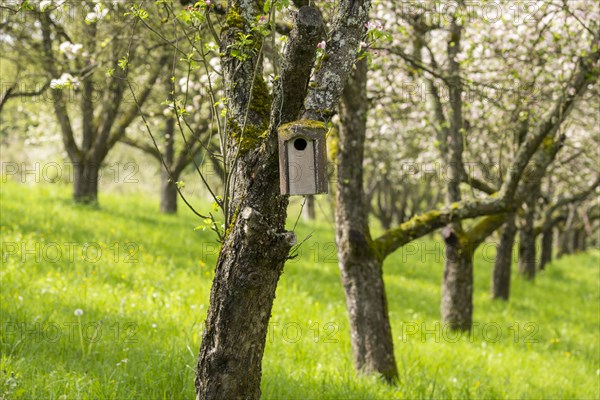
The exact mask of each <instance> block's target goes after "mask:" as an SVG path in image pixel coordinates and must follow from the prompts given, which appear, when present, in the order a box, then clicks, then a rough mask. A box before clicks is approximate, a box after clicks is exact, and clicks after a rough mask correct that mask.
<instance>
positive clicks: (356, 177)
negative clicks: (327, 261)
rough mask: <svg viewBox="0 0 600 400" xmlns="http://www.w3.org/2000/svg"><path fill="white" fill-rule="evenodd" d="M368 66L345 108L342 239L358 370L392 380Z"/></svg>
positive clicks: (360, 69)
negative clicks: (372, 197)
mask: <svg viewBox="0 0 600 400" xmlns="http://www.w3.org/2000/svg"><path fill="white" fill-rule="evenodd" d="M366 79H367V62H366V59H363V60H361V61H359V62H358V63H357V65H356V69H355V72H354V75H353V78H352V79H351V80H350V81H349V82H348V85H347V86H346V88H345V90H344V95H343V101H342V105H341V107H340V120H341V121H340V122H341V123H340V134H339V145H338V146H339V147H338V152H337V154H338V156H337V168H338V179H337V192H336V240H337V245H338V262H339V268H340V273H341V277H342V284H343V286H344V293H345V295H346V307H347V309H348V314H349V317H350V337H351V342H352V352H353V355H354V366H355V369H356V370H357V371H359V372H363V373H367V374H370V373H376V374H380V375H382V376H383V377H384V378H385V379H386V380H388V381H393V380H395V379H396V378H397V377H398V370H397V367H396V361H395V359H394V344H393V340H392V330H391V325H390V321H389V315H388V308H387V299H386V294H385V287H384V283H383V270H382V260H381V259H380V255H379V254H378V253H377V252H376V251H375V249H374V246H373V241H372V239H371V234H370V231H369V226H368V208H367V207H366V205H365V195H364V189H363V175H362V163H363V157H364V142H365V135H366V121H367V109H368V101H367V93H366Z"/></svg>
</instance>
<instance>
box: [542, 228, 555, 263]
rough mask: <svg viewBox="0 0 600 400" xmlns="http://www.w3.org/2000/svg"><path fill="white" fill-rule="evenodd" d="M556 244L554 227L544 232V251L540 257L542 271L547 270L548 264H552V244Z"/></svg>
mask: <svg viewBox="0 0 600 400" xmlns="http://www.w3.org/2000/svg"><path fill="white" fill-rule="evenodd" d="M553 242H554V229H553V228H552V226H550V227H549V228H546V229H544V230H543V231H542V249H541V255H540V268H539V269H540V270H544V269H546V264H550V263H551V262H552V243H553Z"/></svg>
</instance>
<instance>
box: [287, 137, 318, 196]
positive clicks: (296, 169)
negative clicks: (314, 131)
mask: <svg viewBox="0 0 600 400" xmlns="http://www.w3.org/2000/svg"><path fill="white" fill-rule="evenodd" d="M286 147H287V154H288V166H289V168H288V182H289V192H290V193H289V194H291V195H303V194H313V193H316V192H317V177H316V176H315V142H314V140H311V139H306V138H303V137H297V138H295V139H294V140H291V141H288V142H287V146H286Z"/></svg>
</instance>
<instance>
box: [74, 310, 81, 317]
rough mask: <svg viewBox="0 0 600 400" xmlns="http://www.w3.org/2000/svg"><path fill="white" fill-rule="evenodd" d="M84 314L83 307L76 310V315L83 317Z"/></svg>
mask: <svg viewBox="0 0 600 400" xmlns="http://www.w3.org/2000/svg"><path fill="white" fill-rule="evenodd" d="M82 315H83V310H82V309H81V308H78V309H76V310H75V316H76V317H81V316H82Z"/></svg>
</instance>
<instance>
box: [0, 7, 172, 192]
mask: <svg viewBox="0 0 600 400" xmlns="http://www.w3.org/2000/svg"><path fill="white" fill-rule="evenodd" d="M13 11H14V14H12V15H11V18H9V19H8V21H7V22H6V24H5V25H4V26H3V28H4V32H5V35H6V36H4V41H5V44H6V45H7V46H9V48H12V49H11V51H12V53H13V54H15V55H17V56H18V57H24V58H25V59H26V60H33V66H34V68H35V69H36V70H37V71H39V73H40V74H43V75H44V76H45V79H46V84H44V86H43V87H48V88H49V89H48V90H49V92H50V93H49V96H50V100H51V102H52V107H53V109H54V113H55V116H56V118H57V120H58V122H59V125H60V129H61V134H62V141H63V145H64V148H65V150H66V153H67V155H68V157H69V160H70V161H71V163H72V172H73V198H74V200H75V201H77V202H82V203H95V202H97V198H98V181H99V171H100V168H101V165H102V163H103V161H104V160H105V158H106V156H107V154H108V152H109V151H110V150H111V149H112V148H113V147H114V145H115V144H116V143H117V142H118V141H119V140H120V139H121V138H123V137H124V136H125V132H126V129H127V127H128V126H129V125H130V124H131V123H132V122H133V121H134V120H135V118H136V117H137V116H138V108H137V107H138V105H140V104H143V103H144V102H146V100H147V99H148V98H149V97H150V93H151V91H152V87H153V85H154V83H155V81H156V80H157V78H158V76H159V75H160V73H161V71H162V69H163V67H164V65H165V64H166V62H167V60H168V58H167V56H166V54H165V53H164V52H163V49H162V47H161V46H160V45H158V46H157V45H155V43H150V42H149V41H148V40H147V38H146V37H145V36H143V35H139V34H138V33H136V32H135V29H133V30H132V29H131V26H130V24H129V22H128V18H124V17H123V15H124V13H125V11H126V9H125V8H124V7H123V5H120V4H119V3H113V2H106V3H92V2H90V3H69V4H67V5H61V4H54V3H53V2H42V3H40V4H36V5H35V6H33V5H31V4H29V3H27V2H24V3H22V4H21V6H20V8H19V9H15V10H13ZM9 38H10V39H9ZM15 46H19V47H18V48H17V47H15ZM137 58H144V59H145V60H148V61H149V60H152V62H147V63H145V66H143V67H140V68H137V69H135V70H131V69H130V67H129V65H130V62H131V61H132V60H135V59H137ZM130 75H132V76H133V78H131V81H130V80H129V76H130ZM129 84H132V85H134V86H135V87H136V88H139V89H138V91H137V94H136V101H131V100H132V99H131V98H129V96H127V91H128V85H129ZM136 103H137V104H136ZM75 106H78V108H79V113H80V115H81V118H80V119H79V118H73V117H72V114H73V113H74V107H75Z"/></svg>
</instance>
